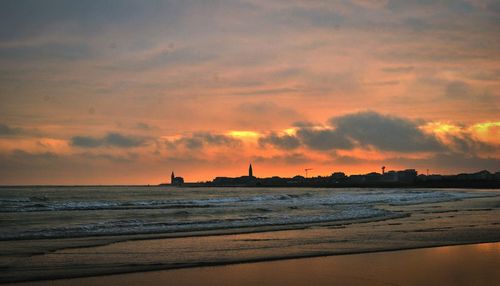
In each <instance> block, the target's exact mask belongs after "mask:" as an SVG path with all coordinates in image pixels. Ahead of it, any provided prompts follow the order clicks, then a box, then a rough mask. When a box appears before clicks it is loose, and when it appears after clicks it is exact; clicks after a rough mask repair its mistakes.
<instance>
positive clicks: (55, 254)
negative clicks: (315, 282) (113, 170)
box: [0, 186, 500, 282]
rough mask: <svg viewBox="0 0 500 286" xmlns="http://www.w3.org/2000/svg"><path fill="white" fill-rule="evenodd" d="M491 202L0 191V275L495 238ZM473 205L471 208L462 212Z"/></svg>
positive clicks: (274, 193) (269, 191) (494, 197)
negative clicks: (0, 251)
mask: <svg viewBox="0 0 500 286" xmlns="http://www.w3.org/2000/svg"><path fill="white" fill-rule="evenodd" d="M499 195H500V192H499V191H498V190H475V189H465V190H464V189H403V188H394V189H366V188H364V189H359V188H349V189H320V188H182V187H156V186H151V187H146V186H144V187H142V186H116V187H111V186H105V187H103V186H75V187H67V186H61V187H0V227H1V230H2V231H1V232H0V250H2V251H3V254H2V255H1V256H0V276H3V277H4V279H5V281H19V280H32V279H44V278H54V277H73V276H81V275H93V274H102V273H115V272H127V271H137V270H144V269H149V268H148V267H151V266H152V265H154V267H159V268H169V267H173V268H177V267H184V266H186V267H187V266H196V265H204V264H207V263H208V264H211V263H233V262H238V261H246V260H250V261H251V260H266V259H273V258H277V257H279V258H283V257H284V258H286V257H288V256H290V257H301V256H310V255H313V256H314V255H319V254H334V253H338V252H351V251H366V250H377V249H382V248H388V247H389V246H391V247H402V248H411V247H421V246H425V245H439V244H453V243H465V242H470V241H496V240H497V239H498V240H500V229H499V228H500V221H499V219H498V213H500V203H499V199H498V198H499ZM477 200H480V202H481V204H475V203H474V204H465V205H464V204H463V202H469V201H470V202H475V201H477ZM380 222H384V223H380ZM473 227H475V229H474V230H472V228H473ZM285 230H286V231H285ZM264 231H265V233H263V232H264ZM153 237H154V238H155V240H151V238H153ZM158 237H160V238H164V239H163V240H158ZM132 238H133V239H132ZM385 241H387V243H386V242H385ZM384 243H386V244H384ZM145 249H149V251H145ZM131 260H133V261H134V263H132V264H129V262H130V261H131ZM94 265H99V266H98V267H97V266H94ZM63 266H64V267H63ZM155 269H156V268H155ZM1 281H2V279H0V282H1Z"/></svg>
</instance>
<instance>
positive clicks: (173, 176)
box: [170, 171, 175, 185]
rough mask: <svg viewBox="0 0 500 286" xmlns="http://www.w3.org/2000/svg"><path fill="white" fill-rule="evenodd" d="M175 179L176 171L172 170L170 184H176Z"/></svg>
mask: <svg viewBox="0 0 500 286" xmlns="http://www.w3.org/2000/svg"><path fill="white" fill-rule="evenodd" d="M174 179H175V175H174V171H172V175H170V184H172V185H173V184H174Z"/></svg>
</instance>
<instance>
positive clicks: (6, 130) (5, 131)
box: [0, 123, 23, 136]
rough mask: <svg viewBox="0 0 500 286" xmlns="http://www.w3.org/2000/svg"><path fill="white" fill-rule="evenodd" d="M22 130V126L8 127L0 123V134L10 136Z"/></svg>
mask: <svg viewBox="0 0 500 286" xmlns="http://www.w3.org/2000/svg"><path fill="white" fill-rule="evenodd" d="M22 132H23V129H22V128H18V127H10V126H8V125H5V124H2V123H0V136H12V135H18V134H21V133H22Z"/></svg>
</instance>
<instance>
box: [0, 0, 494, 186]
mask: <svg viewBox="0 0 500 286" xmlns="http://www.w3.org/2000/svg"><path fill="white" fill-rule="evenodd" d="M499 111H500V2H499V1H496V0H449V1H447V0H442V1H430V0H408V1H400V0H373V1H370V0H351V1H347V0H346V1H320V0H318V1H293V0H286V1H285V0H283V1H270V0H241V1H237V0H227V1H203V0H200V1H125V0H124V1H97V0H96V1H90V0H86V1H58V0H47V1H36V0H33V1H22V0H15V1H9V0H5V1H0V184H157V183H160V182H167V181H168V180H169V176H170V172H171V171H172V170H174V171H175V173H176V175H179V176H183V177H184V178H185V179H186V180H187V181H202V180H211V179H212V178H214V177H215V176H239V175H244V174H245V173H246V171H247V168H248V164H249V163H252V165H253V166H254V175H256V176H258V177H265V176H272V175H280V176H294V175H298V174H300V175H304V169H305V168H312V169H313V170H312V171H310V173H309V174H310V175H312V176H317V175H329V174H331V173H332V172H334V171H344V172H346V173H347V174H357V173H367V172H372V171H377V172H380V167H381V166H382V165H385V166H387V169H388V170H390V169H405V168H414V169H417V171H419V172H421V173H425V172H426V169H429V171H430V172H431V173H446V174H449V173H458V172H475V171H479V170H483V169H487V170H489V171H491V172H496V171H500V112H499Z"/></svg>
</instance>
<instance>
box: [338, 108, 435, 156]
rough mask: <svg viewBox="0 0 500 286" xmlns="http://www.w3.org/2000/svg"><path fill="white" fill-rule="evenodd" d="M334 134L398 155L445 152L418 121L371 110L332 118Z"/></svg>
mask: <svg viewBox="0 0 500 286" xmlns="http://www.w3.org/2000/svg"><path fill="white" fill-rule="evenodd" d="M330 123H331V124H332V125H333V126H335V133H337V134H338V135H339V136H340V137H343V138H346V139H350V140H353V141H355V142H356V143H357V144H359V145H361V146H364V147H366V146H373V147H375V148H377V149H380V150H385V151H397V152H420V151H424V152H425V151H442V150H443V149H444V146H443V145H442V144H441V143H440V142H439V141H438V140H437V139H436V138H435V137H434V136H432V135H429V134H426V133H424V132H422V131H421V130H420V129H419V128H418V125H417V123H416V122H414V121H411V120H408V119H405V118H401V117H395V116H389V115H382V114H379V113H376V112H372V111H365V112H359V113H355V114H348V115H344V116H340V117H334V118H332V119H330Z"/></svg>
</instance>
